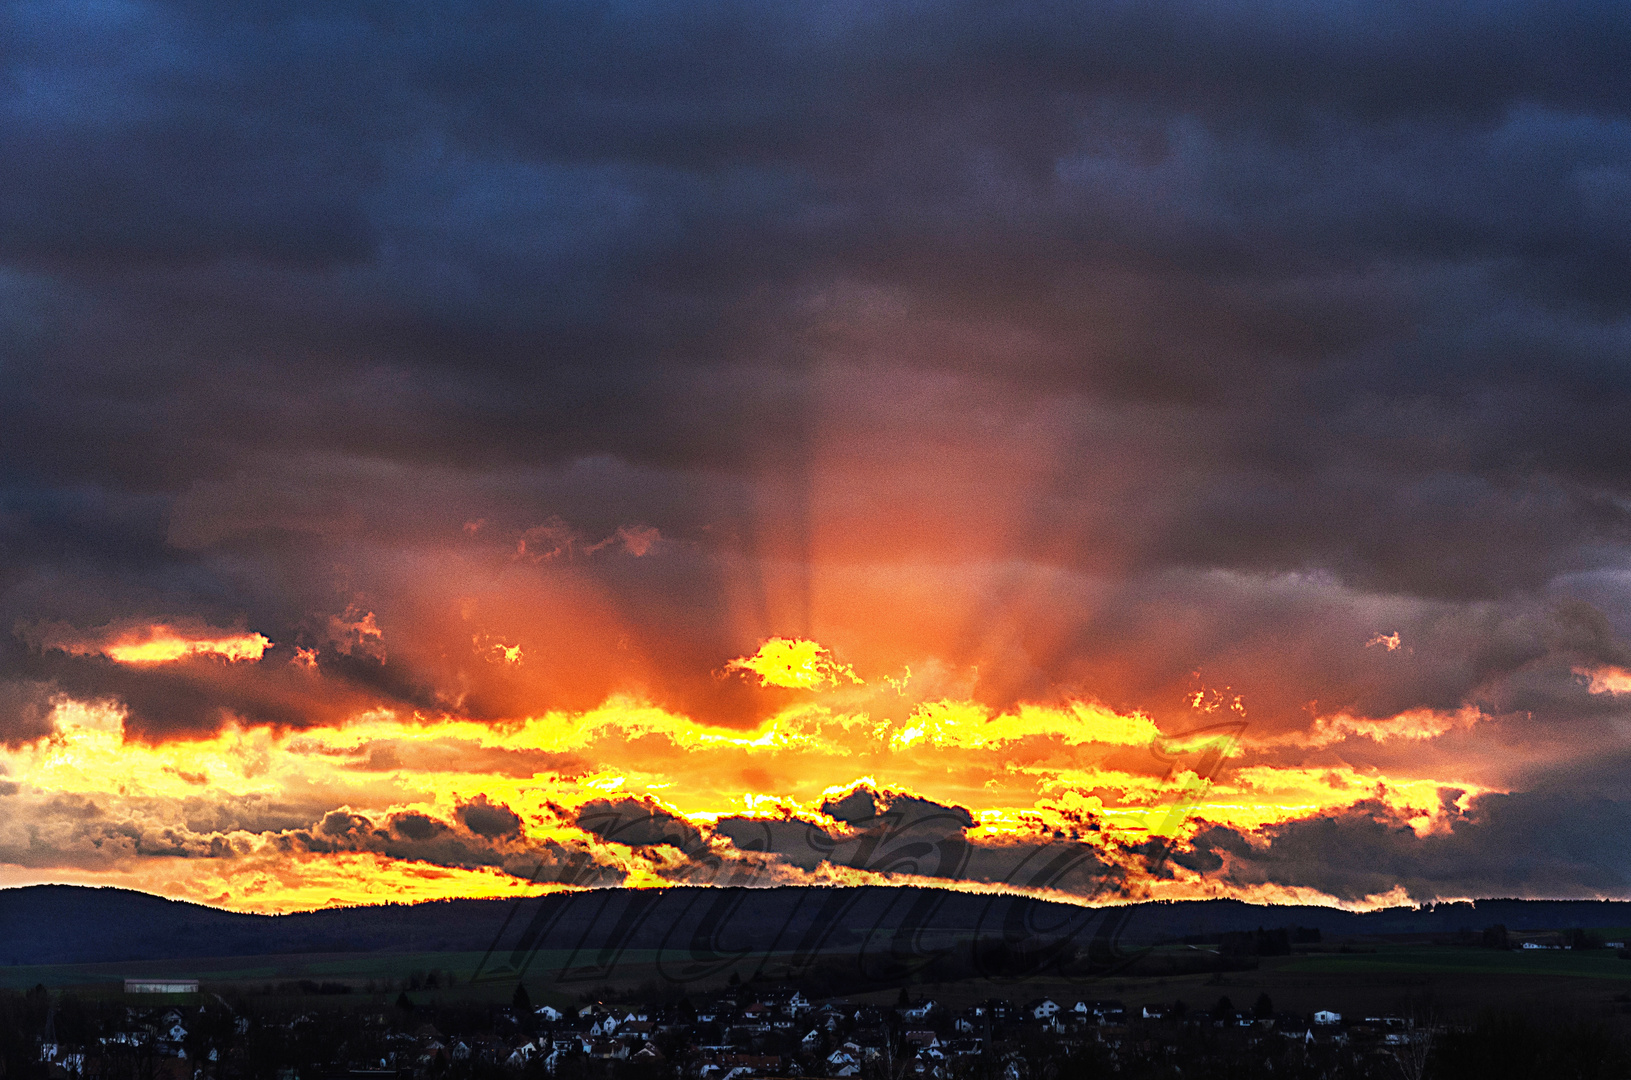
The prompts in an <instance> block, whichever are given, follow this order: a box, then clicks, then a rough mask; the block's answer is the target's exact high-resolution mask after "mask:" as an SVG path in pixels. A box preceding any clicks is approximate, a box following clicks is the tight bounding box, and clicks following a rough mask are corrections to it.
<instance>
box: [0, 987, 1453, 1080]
mask: <svg viewBox="0 0 1631 1080" xmlns="http://www.w3.org/2000/svg"><path fill="white" fill-rule="evenodd" d="M312 989H314V990H317V991H319V998H320V999H321V1003H320V1004H314V1005H313V1006H312V1007H310V1008H306V1009H301V1010H297V1011H293V1012H290V1013H281V1012H279V1011H278V1010H276V1009H271V1008H265V1007H256V1006H255V1004H253V1003H254V1001H255V999H253V998H249V999H243V1000H240V1001H238V1002H229V1000H228V999H227V998H226V997H224V996H218V995H215V994H211V993H207V992H206V993H203V994H194V995H187V997H188V998H189V999H191V1000H189V1001H188V1002H187V1003H185V1004H173V1005H166V1004H141V1005H134V1004H127V1003H120V1002H117V1001H103V1002H99V1003H97V1002H88V1001H86V1000H81V999H76V998H74V997H73V996H72V995H63V996H62V997H61V998H58V999H55V1000H47V998H48V997H49V995H47V996H46V998H42V997H41V992H40V991H36V992H34V993H33V994H32V995H28V996H26V997H27V998H30V999H32V1000H25V1002H24V1004H25V1005H29V1004H31V1005H32V1006H33V1007H34V1011H35V1012H36V1013H37V1012H38V1010H39V1008H40V1007H42V1006H43V1007H44V1009H45V1018H44V1021H43V1024H42V1025H41V1026H40V1027H39V1028H38V1036H37V1038H36V1040H35V1046H34V1048H33V1054H32V1055H31V1057H32V1060H30V1061H28V1062H27V1064H26V1065H25V1064H23V1063H21V1062H19V1065H22V1066H23V1067H22V1068H20V1069H10V1070H8V1071H7V1073H6V1075H7V1076H8V1080H9V1078H10V1077H17V1076H27V1075H38V1076H45V1077H84V1078H110V1080H111V1078H114V1077H131V1078H135V1077H144V1078H145V1077H153V1078H174V1080H207V1078H216V1077H219V1078H229V1077H257V1078H259V1077H265V1078H267V1080H324V1078H329V1077H357V1078H362V1077H399V1078H409V1077H414V1078H418V1077H467V1076H468V1077H480V1076H551V1077H558V1078H561V1080H752V1078H759V1077H767V1078H768V1077H804V1078H816V1077H834V1078H836V1077H862V1078H864V1080H918V1078H921V1080H964V1078H979V1080H1055V1078H1061V1077H1072V1076H1101V1075H1102V1076H1117V1077H1144V1076H1150V1077H1154V1076H1172V1077H1177V1076H1186V1077H1187V1076H1197V1075H1199V1076H1206V1075H1213V1074H1216V1075H1228V1076H1265V1077H1266V1076H1274V1077H1302V1076H1308V1077H1315V1076H1319V1077H1330V1076H1353V1077H1364V1076H1397V1075H1398V1070H1399V1067H1400V1063H1401V1061H1403V1060H1405V1059H1411V1058H1417V1059H1419V1058H1421V1057H1424V1056H1425V1051H1426V1048H1427V1045H1428V1044H1429V1043H1430V1041H1431V1039H1432V1038H1433V1036H1434V1030H1433V1029H1432V1028H1431V1027H1429V1026H1426V1025H1417V1024H1415V1023H1414V1022H1413V1021H1412V1020H1411V1019H1409V1018H1406V1017H1403V1016H1371V1017H1343V1016H1342V1015H1340V1014H1338V1013H1336V1012H1331V1011H1324V1010H1322V1011H1316V1012H1314V1013H1312V1014H1307V1015H1304V1014H1293V1013H1285V1012H1276V1011H1275V1009H1274V1006H1273V1003H1272V1002H1271V1001H1270V1000H1269V999H1268V998H1267V996H1266V995H1262V996H1260V997H1259V999H1258V1000H1257V1001H1255V1002H1247V1003H1244V1004H1245V1006H1246V1007H1244V1008H1238V1007H1236V1004H1235V1003H1233V1002H1231V1001H1230V1000H1229V999H1228V998H1227V997H1220V998H1219V999H1218V1000H1217V1001H1215V1002H1209V1003H1207V1004H1206V1005H1205V1006H1193V1005H1187V1004H1186V1003H1184V1002H1182V1001H1173V1002H1170V1003H1167V1004H1160V1005H1155V1004H1151V1005H1143V1006H1137V1007H1127V1006H1124V1005H1123V1004H1122V1003H1121V1002H1119V1001H1115V1000H1085V999H1084V1000H1074V1001H1070V1000H1056V999H1054V998H1047V997H1044V998H1036V999H1030V1000H1025V1001H1010V1000H1007V999H1004V998H992V999H987V1000H983V1001H980V1002H978V1003H976V1004H972V1005H968V1006H964V1007H960V1008H952V1007H947V1006H945V1005H942V1004H941V1003H939V1002H937V1001H935V1000H933V999H930V998H927V997H916V996H912V995H910V994H908V993H907V992H906V991H904V990H902V991H901V992H900V993H899V995H898V996H897V998H896V1000H894V1001H893V1002H892V1003H889V1002H886V1003H877V1002H872V1003H868V1002H865V1001H859V1000H847V999H835V1000H829V1001H823V1002H815V1001H811V1000H810V999H808V998H807V997H805V996H804V994H802V993H801V992H800V991H798V990H797V989H796V988H792V987H778V988H762V989H758V988H756V989H753V990H751V991H750V990H749V989H747V988H734V989H732V990H731V991H729V992H727V993H724V994H722V995H719V996H714V997H709V998H706V999H705V1000H701V1001H700V1002H697V1003H693V1002H691V1001H690V1000H688V999H680V1000H677V1001H667V1002H662V1003H646V1004H638V1003H631V1004H615V1003H612V1002H602V1001H595V1002H589V1003H585V1004H583V1005H581V1006H578V1007H575V1008H560V1007H556V1006H552V1005H541V1006H536V1007H535V1006H533V1004H532V1003H531V1001H530V999H529V996H528V994H527V992H526V990H525V989H524V988H522V987H517V990H516V992H515V994H514V996H513V998H512V1001H511V1002H510V1004H509V1005H507V1006H503V1007H497V1006H492V1005H488V1006H481V1005H476V1004H471V1003H459V1002H457V1001H452V1000H447V999H441V998H436V999H434V1001H433V1002H432V1003H426V1004H416V1003H415V1002H414V1001H413V999H412V997H411V996H410V994H409V993H408V992H407V991H404V992H402V993H400V994H399V995H398V996H397V998H396V1000H395V1002H394V1003H390V1004H386V1005H384V1007H379V1006H373V1007H361V1006H360V1005H359V1006H352V1005H350V1004H349V1003H346V1004H343V1005H341V1004H338V1001H339V995H338V994H334V993H330V994H327V995H326V996H325V995H323V994H322V993H321V992H322V991H323V990H325V989H332V988H325V987H318V986H313V987H312ZM148 996H151V995H148ZM421 996H424V995H421ZM382 1000H383V999H382ZM1418 1064H1419V1062H1418ZM1416 1075H1419V1072H1418V1073H1417V1074H1416Z"/></svg>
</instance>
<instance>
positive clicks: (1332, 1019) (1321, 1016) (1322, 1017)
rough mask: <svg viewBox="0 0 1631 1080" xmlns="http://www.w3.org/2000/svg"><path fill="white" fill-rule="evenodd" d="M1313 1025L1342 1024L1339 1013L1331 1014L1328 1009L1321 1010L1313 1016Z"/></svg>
mask: <svg viewBox="0 0 1631 1080" xmlns="http://www.w3.org/2000/svg"><path fill="white" fill-rule="evenodd" d="M1314 1023H1316V1024H1340V1023H1342V1014H1341V1013H1339V1012H1332V1011H1331V1010H1329V1009H1321V1010H1320V1011H1319V1012H1317V1013H1315V1014H1314Z"/></svg>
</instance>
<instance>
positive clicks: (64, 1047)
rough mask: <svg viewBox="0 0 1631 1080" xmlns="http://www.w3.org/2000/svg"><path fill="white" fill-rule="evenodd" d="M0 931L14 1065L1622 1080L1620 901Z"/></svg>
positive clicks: (660, 895)
mask: <svg viewBox="0 0 1631 1080" xmlns="http://www.w3.org/2000/svg"><path fill="white" fill-rule="evenodd" d="M0 927H3V928H4V931H3V936H0V949H3V952H0V956H3V958H4V964H5V966H4V967H0V987H4V989H3V990H0V1022H3V1035H0V1039H3V1058H0V1062H3V1067H4V1072H3V1073H0V1075H3V1076H5V1077H7V1078H8V1080H9V1078H11V1077H28V1076H69V1075H81V1076H106V1077H115V1076H128V1077H147V1076H152V1077H157V1076H173V1077H237V1076H244V1077H261V1076H264V1077H272V1078H282V1080H293V1078H296V1077H299V1078H311V1077H325V1076H345V1075H351V1076H362V1075H373V1076H443V1075H446V1076H516V1075H551V1076H557V1077H564V1078H568V1080H577V1078H587V1077H593V1078H597V1080H599V1078H606V1080H663V1078H674V1080H727V1078H730V1080H747V1078H750V1077H761V1076H762V1077H769V1076H788V1077H792V1076H805V1077H811V1076H858V1077H864V1078H867V1080H905V1078H908V1077H911V1078H924V1080H965V1078H980V1080H986V1078H989V1080H1054V1078H1061V1077H1073V1076H1082V1077H1090V1076H1101V1075H1102V1076H1117V1077H1143V1076H1151V1077H1154V1076H1163V1077H1179V1076H1183V1077H1192V1076H1219V1077H1223V1076H1227V1077H1237V1076H1238V1077H1245V1076H1254V1077H1255V1076H1263V1077H1270V1076H1273V1077H1287V1076H1290V1077H1338V1076H1343V1077H1346V1076H1354V1077H1371V1076H1374V1077H1383V1076H1388V1077H1398V1076H1405V1077H1419V1076H1440V1077H1461V1076H1468V1077H1472V1076H1477V1077H1501V1076H1581V1077H1586V1076H1590V1077H1597V1076H1602V1077H1610V1076H1625V1075H1631V1072H1628V1070H1631V1058H1628V1057H1627V1056H1626V1054H1625V1052H1624V1046H1625V1045H1626V1042H1625V1040H1626V1037H1627V1035H1628V1034H1631V961H1628V960H1627V959H1626V957H1627V956H1628V955H1631V954H1628V953H1626V951H1625V948H1624V943H1625V940H1626V938H1627V937H1628V936H1631V930H1628V929H1626V928H1631V904H1625V903H1606V902H1583V901H1558V902H1550V901H1517V900H1492V901H1480V902H1478V903H1477V904H1441V905H1436V906H1431V907H1424V908H1395V909H1389V910H1384V911H1377V912H1370V913H1364V914H1357V913H1351V912H1343V911H1337V910H1333V909H1329V908H1317V907H1265V906H1254V905H1248V904H1242V903H1238V902H1234V901H1206V902H1194V903H1165V904H1143V905H1133V906H1129V907H1122V908H1097V909H1093V908H1081V907H1075V906H1071V905H1064V904H1053V903H1047V902H1044V901H1039V900H1033V899H1029V898H1024V897H1015V896H989V895H979V894H970V893H964V892H955V891H949V890H934V889H891V888H857V889H798V888H781V889H763V890H755V889H684V888H676V889H668V890H648V891H639V890H620V889H609V890H595V891H589V892H580V893H573V894H557V895H553V896H547V897H539V898H533V899H529V900H526V901H522V902H509V901H452V902H443V903H431V904H420V905H414V906H406V905H395V906H384V907H372V908H355V909H346V910H331V911H319V912H309V913H303V914H297V915H286V916H256V915H241V914H235V913H230V912H222V911H218V910H215V909H211V908H206V907H201V906H198V905H191V904H185V903H179V902H176V901H169V900H163V899H159V898H155V897H151V896H146V895H143V894H139V893H131V892H125V891H121V890H113V889H85V888H75V887H66V886H50V887H36V888H27V889H14V890H6V891H3V892H0ZM125 980H153V981H160V980H170V981H172V982H173V983H175V984H176V985H174V986H172V987H170V988H168V989H169V992H164V993H155V992H150V991H152V990H154V989H155V988H154V987H152V986H148V987H146V988H137V987H133V986H127V984H126V981H125ZM194 981H196V983H197V986H196V988H194V987H193V986H192V985H191V984H192V982H194Z"/></svg>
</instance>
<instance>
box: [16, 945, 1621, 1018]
mask: <svg viewBox="0 0 1631 1080" xmlns="http://www.w3.org/2000/svg"><path fill="white" fill-rule="evenodd" d="M1366 949H1367V950H1372V949H1373V950H1374V951H1362V952H1339V951H1317V952H1305V953H1300V954H1298V955H1294V956H1284V957H1267V958H1262V959H1260V960H1259V962H1258V966H1257V968H1256V969H1254V970H1246V971H1232V972H1222V973H1217V972H1214V973H1200V974H1193V975H1183V976H1172V977H1158V978H1127V977H1121V978H1116V977H1111V978H1103V979H1080V980H1061V979H1057V978H1027V979H1016V980H1001V979H964V980H959V981H957V982H948V983H934V982H925V983H920V984H917V985H914V986H913V987H912V992H913V993H914V995H915V996H927V997H932V998H935V999H936V1000H939V1001H941V1002H942V1003H943V1004H945V1005H947V1006H949V1007H953V1008H957V1007H962V1006H965V1005H969V1004H972V1003H973V1002H975V1001H979V1000H982V999H984V998H990V997H1006V998H1009V999H1013V1000H1026V999H1030V998H1034V997H1040V996H1050V997H1054V998H1056V999H1057V1000H1060V1001H1061V1002H1064V1003H1066V1004H1067V1005H1068V1004H1072V1003H1074V1002H1076V1001H1078V1000H1082V999H1095V998H1118V999H1120V1000H1122V1001H1124V1002H1125V1003H1126V1004H1127V1005H1128V1006H1129V1008H1136V1007H1138V1006H1141V1005H1144V1004H1151V1003H1160V1004H1170V1003H1172V1002H1173V1001H1175V1000H1182V1001H1183V1002H1185V1003H1186V1004H1187V1005H1188V1006H1190V1007H1191V1008H1202V1009H1206V1008H1211V1007H1212V1006H1213V1004H1215V1003H1216V1002H1217V1001H1218V999H1219V998H1220V997H1228V998H1229V999H1230V1001H1231V1002H1232V1003H1233V1004H1234V1005H1235V1007H1237V1008H1246V1007H1250V1006H1251V1005H1252V1004H1253V1003H1254V1002H1255V1001H1256V1000H1257V998H1258V996H1259V995H1260V994H1268V995H1269V997H1270V998H1271V999H1272V1001H1273V1002H1274V1006H1275V1008H1276V1009H1278V1010H1289V1011H1295V1012H1311V1011H1313V1010H1314V1009H1334V1010H1336V1011H1338V1012H1342V1013H1344V1014H1348V1015H1378V1014H1383V1013H1401V1012H1405V1011H1410V1010H1415V1011H1417V1012H1426V1011H1432V1012H1435V1013H1437V1014H1439V1015H1443V1016H1447V1017H1470V1016H1473V1015H1476V1014H1477V1013H1478V1012H1479V1011H1482V1010H1485V1009H1502V1010H1521V1011H1525V1012H1529V1013H1532V1014H1537V1015H1547V1016H1554V1015H1572V1016H1582V1015H1589V1016H1594V1017H1601V1018H1605V1019H1607V1020H1609V1021H1610V1022H1611V1023H1612V1024H1614V1025H1615V1026H1624V1027H1625V1028H1626V1029H1627V1030H1628V1031H1631V961H1625V960H1620V959H1618V958H1617V956H1616V955H1615V953H1613V952H1610V951H1606V950H1598V951H1582V952H1572V951H1555V952H1554V951H1529V952H1525V951H1511V952H1508V951H1497V950H1493V949H1482V948H1477V947H1471V946H1448V945H1433V944H1418V943H1410V944H1380V945H1375V946H1366ZM483 957H484V954H483V953H478V952H400V953H398V952H373V953H340V954H334V953H314V954H298V955H285V956H264V957H227V958H219V959H208V960H185V961H182V960H177V961H154V962H143V963H132V964H82V965H50V966H24V965H18V966H11V967H0V987H3V988H9V989H25V988H27V987H31V986H33V985H35V984H37V983H44V984H45V985H47V986H51V987H58V988H64V989H66V988H70V987H71V988H74V989H76V990H78V991H79V992H81V993H86V992H88V993H91V994H94V995H98V996H100V995H102V994H108V995H119V994H122V983H121V980H123V979H124V978H126V977H131V976H148V977H157V976H169V977H178V978H197V979H199V980H200V981H201V983H202V989H203V991H204V992H206V993H223V994H251V995H264V996H269V997H274V998H278V999H283V1000H285V1001H287V1002H288V1003H289V1004H291V1005H298V1006H299V1007H301V1008H311V1007H323V1006H357V1005H367V1004H372V1003H381V1004H383V1003H385V1002H387V1001H394V1000H395V998H396V995H397V994H398V993H400V992H402V991H403V990H404V989H407V990H408V991H409V993H410V995H411V996H413V997H415V998H416V999H418V1000H426V1001H428V1000H431V999H438V1000H443V1001H454V1000H459V1001H466V1002H470V1003H476V1002H482V1001H487V1002H507V1001H508V1000H509V996H510V994H511V993H512V992H513V990H514V986H515V980H514V975H513V973H502V972H501V973H500V974H499V975H498V976H497V977H494V978H489V979H483V980H481V981H477V982H472V981H471V978H472V976H473V975H474V974H475V973H476V972H477V970H478V968H480V967H481V965H482V962H483ZM585 959H593V957H587V958H586V957H583V956H581V955H580V956H576V957H574V956H573V955H572V954H571V953H568V952H565V951H562V952H545V953H539V954H538V955H537V956H536V957H534V959H533V962H532V965H531V967H530V969H529V971H528V975H527V986H528V989H529V991H530V992H531V995H532V998H533V1000H534V1001H535V1002H538V1003H551V1004H555V1005H557V1006H568V1005H576V1004H578V1003H580V1002H582V1001H584V1000H586V999H593V998H598V997H605V996H611V995H617V996H623V995H641V994H651V993H652V992H654V991H655V992H656V993H659V994H662V995H663V996H678V995H680V994H682V993H683V994H688V995H689V996H691V997H692V998H693V999H696V998H699V997H700V996H702V995H705V994H707V993H709V992H711V991H714V990H717V989H720V988H722V987H723V986H724V985H726V978H727V977H728V971H727V970H717V971H715V972H714V974H715V976H716V977H714V978H708V979H699V980H697V981H695V982H691V983H686V982H683V981H680V980H677V979H676V978H675V977H674V972H673V970H672V966H671V965H661V966H660V965H659V964H657V963H656V959H657V958H656V957H655V955H653V954H648V953H641V952H632V951H631V952H629V953H625V954H623V955H622V956H621V957H619V958H618V963H617V964H616V965H615V966H612V967H611V968H609V969H608V968H604V967H597V966H595V965H593V964H590V965H584V963H583V961H584V960H585ZM569 962H572V963H573V964H574V965H575V968H568V967H567V965H568V963H569ZM491 968H492V964H491V962H489V966H488V970H491ZM741 970H742V971H743V972H745V973H746V974H747V975H748V976H749V978H750V979H751V970H750V969H748V968H745V967H744V968H742V969H741ZM432 972H435V973H436V985H435V986H431V985H429V984H428V976H429V974H430V973H432ZM563 974H564V976H565V977H564V978H563V977H562V976H563ZM449 975H451V980H449V978H448V976H449ZM738 977H739V978H740V977H741V976H740V974H739V976H738ZM341 987H344V988H345V991H346V992H339V991H340V989H341ZM831 989H833V990H834V991H835V992H836V993H841V994H843V995H844V996H845V997H848V998H850V999H852V1000H876V1001H892V1000H894V997H895V994H896V993H897V992H898V991H897V990H895V989H887V990H884V989H876V988H868V987H865V986H860V985H857V986H854V987H843V986H836V987H832V988H831Z"/></svg>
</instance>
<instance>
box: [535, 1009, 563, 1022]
mask: <svg viewBox="0 0 1631 1080" xmlns="http://www.w3.org/2000/svg"><path fill="white" fill-rule="evenodd" d="M532 1015H534V1016H536V1017H538V1019H540V1020H547V1021H549V1022H550V1023H551V1024H553V1023H555V1022H556V1021H557V1020H559V1019H560V1018H561V1010H559V1009H554V1008H551V1007H550V1006H548V1005H540V1006H538V1007H537V1008H536V1009H534V1010H532Z"/></svg>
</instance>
